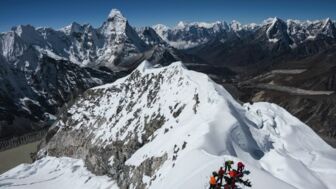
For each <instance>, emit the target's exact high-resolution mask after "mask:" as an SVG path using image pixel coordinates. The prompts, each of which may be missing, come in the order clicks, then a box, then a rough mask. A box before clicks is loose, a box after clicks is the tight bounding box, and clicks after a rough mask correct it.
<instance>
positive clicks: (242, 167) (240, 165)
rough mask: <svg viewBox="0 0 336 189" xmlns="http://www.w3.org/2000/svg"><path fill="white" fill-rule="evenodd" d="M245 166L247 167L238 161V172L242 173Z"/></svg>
mask: <svg viewBox="0 0 336 189" xmlns="http://www.w3.org/2000/svg"><path fill="white" fill-rule="evenodd" d="M244 168H245V165H244V164H243V163H242V162H241V161H240V162H238V164H237V171H238V173H242V172H243V170H244Z"/></svg>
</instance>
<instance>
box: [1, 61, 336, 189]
mask: <svg viewBox="0 0 336 189" xmlns="http://www.w3.org/2000/svg"><path fill="white" fill-rule="evenodd" d="M57 127H59V129H58V131H57V132H56V134H55V135H54V136H53V137H52V138H51V139H49V141H48V142H47V144H46V145H45V147H44V148H43V149H42V150H41V151H40V152H39V155H40V157H43V154H44V152H46V153H47V154H48V155H51V156H69V157H72V158H79V159H83V160H84V162H85V164H86V167H88V168H89V170H90V171H93V172H94V173H99V174H103V173H104V174H105V173H108V174H109V175H110V176H111V177H112V181H111V183H117V184H118V186H119V187H120V188H126V187H130V186H133V187H137V186H143V187H144V188H160V189H162V188H163V189H165V188H167V189H168V188H203V187H204V186H205V185H207V183H208V176H209V175H210V174H211V172H212V171H213V170H216V169H217V168H218V167H219V166H221V165H222V163H223V161H224V160H226V159H233V160H234V161H236V162H237V161H244V162H245V164H246V167H247V168H248V169H249V170H250V171H251V174H250V175H248V176H247V177H248V178H249V179H250V180H251V181H252V183H253V188H276V189H283V188H298V189H313V188H321V189H324V188H325V189H331V188H333V186H334V179H333V178H334V177H335V176H336V173H335V172H334V171H333V170H336V163H335V157H336V151H335V149H333V148H331V147H330V146H329V145H328V144H326V143H325V142H324V141H323V140H322V139H321V138H319V137H318V136H317V135H316V134H315V133H314V132H313V131H312V130H311V129H310V128H309V127H307V126H306V125H305V124H304V123H302V122H301V121H299V120H298V119H297V118H295V117H293V116H292V115H290V114H289V113H288V112H287V111H286V110H284V109H283V108H281V107H279V106H277V105H275V104H270V103H255V104H253V105H251V104H245V105H244V106H241V105H240V104H239V103H237V102H236V101H235V100H234V99H233V98H232V97H231V95H230V94H229V93H228V92H227V91H226V90H225V89H224V88H223V87H222V86H219V85H218V84H216V83H214V82H213V81H212V80H211V79H209V77H208V76H206V75H205V74H201V73H198V72H195V71H190V70H187V69H186V68H184V67H183V65H182V63H181V62H175V63H172V64H171V65H169V66H167V67H159V68H155V67H153V66H152V65H151V64H150V63H149V62H148V61H145V62H143V63H142V64H140V66H139V67H138V68H137V69H136V70H134V71H133V72H132V73H131V74H130V75H128V76H126V77H124V78H122V79H119V80H117V81H116V82H114V83H112V84H106V85H103V86H100V87H95V88H92V89H90V90H88V91H87V92H86V93H85V94H84V95H83V97H82V98H80V99H78V100H77V101H76V102H75V103H74V105H73V106H72V107H70V108H69V109H68V110H67V112H65V113H64V116H61V117H60V118H59V120H58V121H57V122H56V123H55V125H54V128H53V130H54V129H55V128H57ZM83 139H85V140H83ZM59 141H64V142H62V143H59ZM74 146H75V147H76V148H73V147H74ZM77 147H78V148H77ZM47 158H48V157H47ZM46 164H47V165H48V163H46ZM98 165H99V166H98ZM36 166H38V165H36ZM70 166H71V165H70ZM48 167H49V166H48ZM143 170H146V172H144V171H143ZM16 171H17V173H18V174H19V175H20V174H22V173H23V172H25V170H22V169H18V168H17V169H16ZM20 171H21V172H20ZM22 171H23V172H22ZM48 171H49V172H50V170H48ZM127 171H129V172H127ZM27 173H28V172H27ZM190 173H192V176H190ZM11 174H13V173H11ZM15 174H16V173H15ZM36 174H39V173H36ZM36 174H35V176H34V177H31V178H34V179H36V178H39V177H38V175H36ZM116 174H117V175H119V176H116ZM33 175H34V174H33ZM0 178H3V179H0V180H1V181H0V184H2V183H4V182H5V183H7V178H6V174H5V175H4V176H0ZM120 178H123V179H120ZM195 178H197V179H195ZM12 182H13V181H12ZM33 183H35V182H33ZM33 186H39V183H38V182H36V183H35V184H33ZM11 188H15V186H12V187H11ZM112 188H118V187H116V186H114V187H112Z"/></svg>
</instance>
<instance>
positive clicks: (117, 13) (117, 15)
mask: <svg viewBox="0 0 336 189" xmlns="http://www.w3.org/2000/svg"><path fill="white" fill-rule="evenodd" d="M108 18H122V19H125V20H126V18H125V17H124V16H123V15H122V13H121V11H120V10H118V9H112V10H111V11H110V14H109V15H108Z"/></svg>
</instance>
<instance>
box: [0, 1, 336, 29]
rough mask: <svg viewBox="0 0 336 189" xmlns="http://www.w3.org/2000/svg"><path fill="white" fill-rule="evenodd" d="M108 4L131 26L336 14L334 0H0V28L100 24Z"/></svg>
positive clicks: (296, 17)
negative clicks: (27, 25) (21, 25)
mask: <svg viewBox="0 0 336 189" xmlns="http://www.w3.org/2000/svg"><path fill="white" fill-rule="evenodd" d="M112 8H117V9H119V10H121V11H122V13H123V14H124V16H125V17H127V18H128V20H129V22H130V23H131V25H133V26H151V25H154V24H157V23H163V24H166V25H169V26H172V25H175V24H176V23H177V22H178V21H180V20H183V21H189V22H191V21H216V20H221V21H222V20H224V21H228V22H230V21H231V20H233V19H235V20H238V21H240V22H242V23H250V22H256V23H260V22H261V21H262V20H264V19H266V18H268V17H275V16H277V17H280V18H283V19H287V18H293V19H300V20H306V19H311V20H315V19H324V18H327V17H330V18H332V19H336V0H278V1H271V0H233V1H226V0H202V1H201V0H91V1H89V0H53V1H52V0H0V31H8V30H10V28H11V27H12V26H15V25H19V24H32V25H33V26H47V27H53V28H60V27H63V26H65V25H68V24H70V23H71V22H72V21H76V22H79V23H81V24H83V23H90V24H92V25H94V26H95V27H98V26H100V25H101V24H102V23H103V21H104V20H106V17H107V15H108V14H109V12H110V10H111V9H112Z"/></svg>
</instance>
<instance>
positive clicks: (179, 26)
mask: <svg viewBox="0 0 336 189" xmlns="http://www.w3.org/2000/svg"><path fill="white" fill-rule="evenodd" d="M187 26H188V23H187V22H184V21H179V22H178V23H177V25H176V27H175V28H176V29H185V28H186V27H187Z"/></svg>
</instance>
